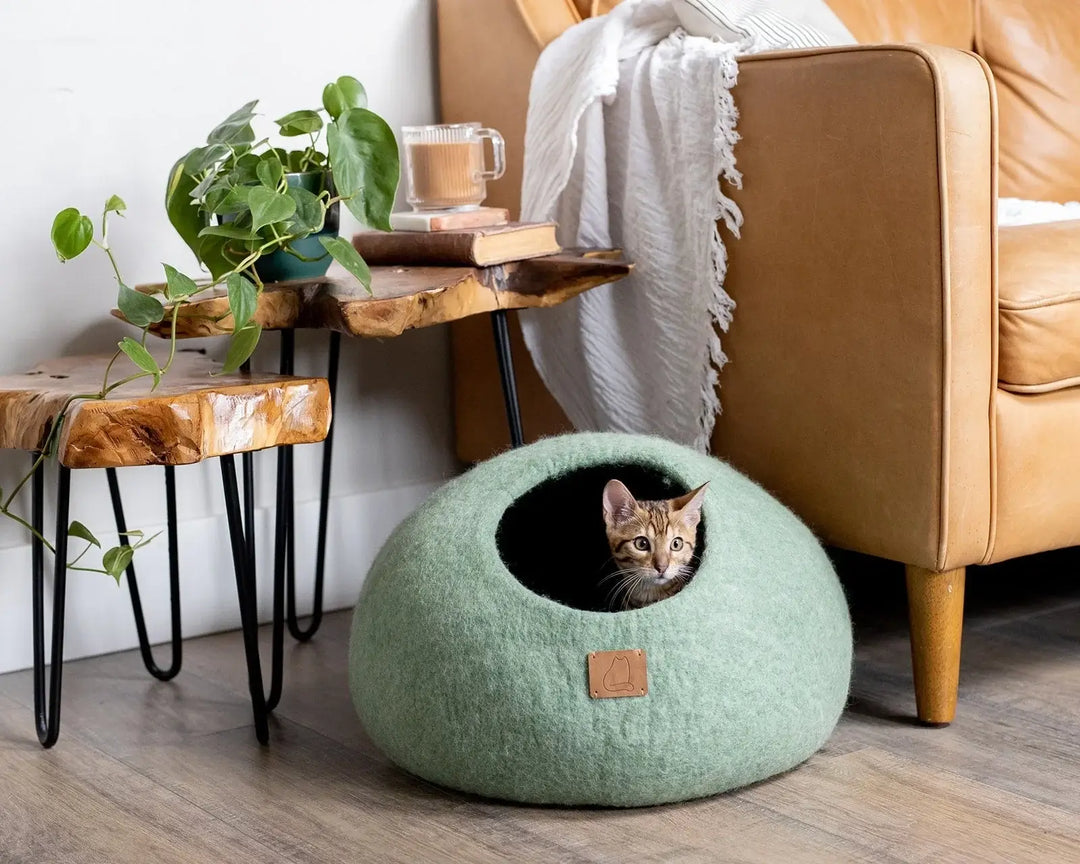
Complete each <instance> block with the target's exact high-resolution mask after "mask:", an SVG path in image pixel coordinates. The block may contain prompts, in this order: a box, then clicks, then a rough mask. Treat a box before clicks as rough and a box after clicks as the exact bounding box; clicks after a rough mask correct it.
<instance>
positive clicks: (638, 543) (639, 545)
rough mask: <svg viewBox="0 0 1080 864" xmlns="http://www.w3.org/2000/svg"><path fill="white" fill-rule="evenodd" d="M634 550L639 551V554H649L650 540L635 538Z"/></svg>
mask: <svg viewBox="0 0 1080 864" xmlns="http://www.w3.org/2000/svg"><path fill="white" fill-rule="evenodd" d="M634 548H635V549H637V550H638V552H648V551H649V538H648V537H635V538H634Z"/></svg>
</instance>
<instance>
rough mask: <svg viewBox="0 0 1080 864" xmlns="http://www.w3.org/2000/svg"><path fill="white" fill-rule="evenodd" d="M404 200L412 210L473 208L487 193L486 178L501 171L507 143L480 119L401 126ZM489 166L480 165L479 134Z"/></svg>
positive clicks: (494, 178) (501, 172) (481, 156)
mask: <svg viewBox="0 0 1080 864" xmlns="http://www.w3.org/2000/svg"><path fill="white" fill-rule="evenodd" d="M401 133H402V137H403V138H404V144H405V182H406V186H407V189H406V191H407V194H408V197H407V199H406V200H408V202H409V203H410V204H411V205H412V207H413V209H414V210H473V209H475V208H476V207H479V206H480V204H481V203H482V202H483V200H484V198H485V197H487V181H488V180H498V179H499V178H500V177H502V176H503V173H504V172H505V171H506V145H505V144H504V143H503V138H502V135H500V134H499V133H498V132H496V131H495V130H494V129H484V128H481V126H480V124H479V123H450V124H443V125H441V126H405V127H403V128H402V130H401ZM485 138H487V139H489V140H490V141H491V149H492V156H493V158H494V161H495V165H494V167H493V168H492V169H491V170H490V171H489V170H487V169H486V168H485V167H484V139H485Z"/></svg>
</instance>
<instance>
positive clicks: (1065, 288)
mask: <svg viewBox="0 0 1080 864" xmlns="http://www.w3.org/2000/svg"><path fill="white" fill-rule="evenodd" d="M998 249H999V259H1000V275H999V278H998V294H999V300H998V308H999V310H1000V314H999V330H998V332H999V338H1000V343H999V349H998V357H999V361H998V381H999V384H1000V386H1001V387H1002V389H1005V390H1011V391H1013V392H1014V393H1043V392H1046V391H1049V390H1061V389H1064V388H1066V387H1076V386H1078V385H1080V219H1073V220H1070V221H1068V222H1050V223H1047V224H1044V225H1019V226H1016V227H1013V228H1002V229H1001V232H1000V235H999V240H998Z"/></svg>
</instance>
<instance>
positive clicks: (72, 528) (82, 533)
mask: <svg viewBox="0 0 1080 864" xmlns="http://www.w3.org/2000/svg"><path fill="white" fill-rule="evenodd" d="M68 537H77V538H78V539H80V540H85V541H86V542H87V543H89V544H91V545H92V546H97V547H98V549H100V548H101V543H100V542H98V539H97V537H95V536H94V532H93V531H91V530H90V529H89V528H87V527H86V526H85V525H83V523H82V522H79V521H78V520H75V521H74V522H72V523H71V524H70V525H69V526H68Z"/></svg>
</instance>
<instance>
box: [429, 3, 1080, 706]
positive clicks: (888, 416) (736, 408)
mask: <svg viewBox="0 0 1080 864" xmlns="http://www.w3.org/2000/svg"><path fill="white" fill-rule="evenodd" d="M830 2H831V5H832V6H833V8H834V10H835V11H836V12H837V14H839V15H840V17H841V18H842V19H843V20H844V21H845V23H847V25H848V26H849V27H850V28H851V30H852V32H853V33H854V34H855V36H856V37H857V38H858V39H859V40H860V42H862V43H866V44H863V45H860V46H859V47H855V48H835V49H821V50H815V51H799V52H779V53H774V54H769V55H759V56H755V57H750V58H746V59H745V60H744V61H743V62H742V63H741V69H740V76H739V84H738V87H737V88H736V90H735V97H736V102H737V104H738V106H739V110H740V112H741V119H740V122H739V131H740V133H741V135H742V141H741V142H740V143H739V145H738V146H737V149H736V154H737V157H738V164H739V168H740V169H741V170H742V172H743V176H744V178H745V182H744V186H743V189H742V190H741V191H737V192H734V193H733V195H734V197H735V199H736V200H737V201H738V203H739V205H740V206H741V208H742V210H743V213H744V215H745V219H746V223H745V227H744V229H743V232H742V238H741V239H739V240H735V239H733V238H728V244H727V245H728V250H729V254H730V267H729V273H728V280H727V288H728V291H729V292H730V293H731V295H732V296H733V297H734V298H735V300H736V302H737V303H738V308H737V310H736V314H735V321H734V323H733V325H732V327H731V331H730V333H728V334H727V335H726V336H725V338H724V347H725V349H726V351H727V353H728V355H729V357H730V359H731V362H730V363H729V365H728V366H727V367H726V368H725V369H724V370H723V372H722V373H721V376H720V387H721V398H722V401H723V405H724V413H723V415H722V416H721V417H720V418H719V420H718V422H717V426H716V432H715V435H714V437H713V442H712V443H713V451H714V453H715V454H716V455H717V456H720V457H722V458H724V459H727V460H729V461H730V462H731V463H732V464H734V465H735V466H736V467H738V468H739V469H741V470H743V471H744V472H746V473H747V474H749V475H750V476H751V477H753V478H754V479H756V480H757V481H759V482H760V483H762V484H763V485H764V486H765V487H766V488H768V489H770V490H771V491H773V492H774V493H775V494H777V495H778V496H779V497H780V498H781V499H782V500H784V501H785V502H786V503H787V504H788V505H789V506H791V507H792V508H793V509H794V510H795V511H796V512H797V513H799V514H800V515H801V516H802V517H803V518H804V519H806V520H807V521H808V522H809V523H810V524H811V525H812V526H813V527H814V529H815V530H816V531H817V532H818V533H819V534H820V536H821V537H822V538H824V540H825V541H827V542H828V543H831V544H835V545H837V546H841V547H845V548H849V549H854V550H858V551H861V552H865V553H870V554H873V555H878V556H882V557H885V558H890V559H894V560H896V561H900V562H903V563H904V564H906V565H907V584H908V598H909V605H910V613H911V636H912V656H913V661H914V672H915V688H916V697H917V706H918V714H919V717H920V718H921V719H923V720H924V721H927V722H931V723H945V722H949V721H951V720H952V718H953V715H954V711H955V704H956V688H957V682H958V675H959V663H960V630H961V621H962V615H963V592H964V572H965V571H964V568H965V567H966V566H968V565H971V564H979V563H989V562H995V561H1001V560H1003V559H1007V558H1012V557H1016V556H1019V555H1025V554H1028V553H1033V552H1038V551H1042V550H1047V549H1053V548H1058V547H1065V546H1072V545H1080V221H1072V222H1066V223H1059V224H1051V225H1038V226H1030V227H1022V228H1007V229H1002V230H1000V231H999V230H998V228H997V225H996V218H995V199H996V198H997V196H998V194H999V193H1000V194H1001V195H1007V196H1016V197H1021V198H1031V199H1043V200H1057V201H1066V200H1073V199H1080V3H1077V0H1039V2H1031V0H974V2H972V0H830ZM604 11H606V9H605V4H604V3H603V2H599V3H597V2H590V0H575V2H571V0H439V50H440V68H441V75H442V81H441V87H442V108H443V116H444V118H445V119H446V120H447V121H464V120H481V121H483V122H484V123H485V124H487V125H492V126H495V127H498V128H499V129H501V130H502V131H503V133H504V135H505V136H506V139H507V144H508V151H509V154H510V155H509V160H510V165H511V166H512V167H511V170H510V171H509V172H508V175H507V178H506V180H504V181H503V182H502V183H501V184H499V185H497V186H496V187H493V190H492V196H491V197H492V201H493V202H496V203H499V204H503V205H506V206H509V207H511V208H513V207H515V206H516V203H517V194H518V187H519V184H520V166H521V158H522V157H521V142H522V136H523V129H524V119H525V110H526V104H527V93H528V86H529V77H530V73H531V70H532V66H533V64H534V63H535V61H536V58H537V57H538V55H539V53H540V51H541V50H542V48H543V46H544V45H545V44H547V43H548V42H549V41H550V40H552V39H553V38H555V37H556V36H558V35H559V34H560V33H561V32H563V31H564V30H565V29H566V28H567V27H570V26H572V25H573V24H574V23H576V22H577V21H579V20H580V19H581V17H582V16H584V15H589V14H597V13H602V12H604ZM870 43H882V44H870ZM488 339H490V336H489V335H488V334H487V333H486V332H485V330H484V329H483V328H482V322H481V325H480V329H477V328H476V327H470V326H468V325H466V326H462V327H459V328H458V329H457V330H456V331H455V338H454V352H455V366H456V369H455V377H456V394H455V396H456V406H457V431H458V447H459V451H460V455H461V456H462V457H463V458H464V459H466V460H475V459H479V458H482V457H485V456H487V455H488V454H490V453H491V452H492V451H493V450H495V449H497V448H500V447H502V446H505V444H506V433H505V431H504V429H503V423H504V420H503V418H502V416H501V413H500V411H501V408H500V405H501V403H500V400H499V398H498V395H497V394H498V390H497V387H498V384H497V380H496V378H495V373H494V371H493V370H492V369H491V365H492V364H490V363H489V357H490V346H489V345H488V344H486V343H485V340H488ZM517 360H518V369H519V378H520V379H521V384H520V386H521V390H522V398H523V400H524V404H523V412H524V420H525V425H526V431H527V433H528V435H529V437H533V438H534V437H536V436H538V435H541V434H545V433H550V432H554V431H560V430H563V429H566V428H567V422H566V418H565V417H564V416H563V414H562V412H561V411H560V410H559V409H558V406H557V405H556V404H555V403H554V401H553V400H552V398H551V396H550V395H549V394H548V393H547V392H546V391H545V390H544V388H543V385H542V384H541V382H540V381H539V379H538V377H537V375H536V373H535V371H534V370H533V368H532V366H531V364H530V363H529V362H528V359H527V354H526V352H524V351H523V350H522V346H521V345H520V340H519V344H518V354H517Z"/></svg>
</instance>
